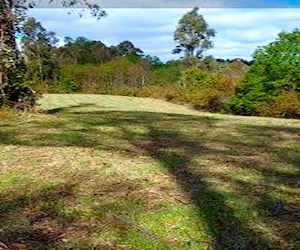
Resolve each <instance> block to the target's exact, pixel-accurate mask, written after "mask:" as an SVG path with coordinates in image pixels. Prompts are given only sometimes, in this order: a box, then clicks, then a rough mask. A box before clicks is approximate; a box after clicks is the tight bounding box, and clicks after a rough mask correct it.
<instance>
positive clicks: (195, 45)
mask: <svg viewBox="0 0 300 250" xmlns="http://www.w3.org/2000/svg"><path fill="white" fill-rule="evenodd" d="M198 10H199V9H198V7H195V8H194V9H193V10H192V11H190V12H188V13H186V14H185V15H184V16H183V17H182V18H181V19H180V20H179V23H178V26H177V28H176V30H175V32H174V41H175V42H176V43H177V46H176V48H175V49H174V50H173V53H174V54H179V53H182V52H183V53H184V55H185V57H189V56H196V57H202V55H203V52H204V51H205V50H208V49H210V48H212V47H213V44H212V42H211V41H210V38H211V37H214V36H215V31H214V30H213V29H210V28H209V26H208V24H207V22H206V21H205V19H204V17H203V16H202V15H200V14H199V13H198Z"/></svg>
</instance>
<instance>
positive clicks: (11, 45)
mask: <svg viewBox="0 0 300 250" xmlns="http://www.w3.org/2000/svg"><path fill="white" fill-rule="evenodd" d="M47 1H48V2H49V3H51V2H53V0H47ZM38 2H39V1H38V0H1V1H0V94H1V95H0V105H3V104H6V103H7V102H9V101H14V102H18V101H22V100H20V98H19V94H18V91H20V90H21V89H23V88H22V87H21V86H22V85H23V82H22V80H23V73H24V68H23V67H24V64H23V63H22V59H21V57H20V53H19V51H18V49H17V46H16V44H17V43H16V34H22V24H23V22H24V19H25V16H26V11H27V10H28V9H29V8H34V7H35V6H36V4H37V3H38ZM58 2H60V3H61V6H62V7H75V6H77V5H78V4H81V5H82V6H83V5H84V6H85V7H87V8H89V10H90V13H91V14H92V16H94V17H95V18H97V19H100V18H101V17H103V16H104V15H105V12H104V11H103V10H102V9H101V8H100V7H99V6H98V5H96V4H92V3H91V1H90V0H59V1H58ZM27 92H28V91H27ZM11 93H13V94H11ZM24 95H26V93H25V94H24ZM10 99H12V100H10Z"/></svg>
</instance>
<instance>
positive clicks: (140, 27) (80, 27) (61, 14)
mask: <svg viewBox="0 0 300 250" xmlns="http://www.w3.org/2000/svg"><path fill="white" fill-rule="evenodd" d="M135 1H137V0H135ZM215 2H217V1H215ZM239 2H240V1H239ZM252 2H253V1H252ZM275 2H276V1H275ZM275 2H274V1H273V2H272V3H275ZM277 2H280V1H277ZM283 2H284V4H291V5H290V6H289V7H288V8H287V7H285V8H282V6H284V5H282V6H281V5H280V8H279V7H277V8H255V6H254V7H253V6H248V7H251V8H228V7H226V8H225V7H222V8H215V7H214V8H212V7H210V8H200V10H199V14H201V15H203V17H204V18H205V20H206V21H207V23H208V24H209V27H210V28H213V29H215V31H216V36H215V37H214V38H213V39H212V41H213V44H214V48H213V49H210V50H209V51H207V53H206V55H213V56H214V57H215V58H224V59H232V58H243V59H246V60H251V59H252V54H253V52H254V50H255V49H256V48H257V47H258V46H262V45H266V44H268V43H270V42H272V41H274V40H275V39H276V37H277V35H278V33H279V32H281V31H292V30H294V29H296V28H300V27H299V26H300V8H294V7H295V6H297V7H299V6H300V5H299V1H298V2H297V1H281V4H283ZM296 2H297V3H296ZM292 3H294V4H295V3H296V5H292ZM245 6H246V5H245ZM150 7H151V6H150ZM234 7H235V6H234ZM246 7H247V6H246ZM191 9H192V8H191V7H189V8H178V7H177V8H106V9H105V11H106V12H107V16H106V17H104V18H102V19H100V20H99V21H97V20H96V19H95V18H93V17H91V16H90V15H88V14H87V13H86V14H84V15H83V17H82V18H80V17H79V16H78V13H77V10H75V12H73V13H72V14H68V12H69V10H70V9H58V8H36V9H33V10H31V11H30V12H29V16H34V17H35V18H36V19H37V20H38V21H40V22H41V23H42V25H43V26H44V27H45V28H46V29H47V30H49V31H54V32H55V33H56V34H57V36H58V37H59V38H61V39H63V37H65V36H69V37H72V38H76V37H78V36H84V37H86V38H88V39H91V40H100V41H102V42H103V43H105V44H106V45H108V46H110V45H117V44H118V43H120V42H122V41H124V40H129V41H131V42H133V44H134V45H135V46H136V47H138V48H140V49H142V50H143V51H144V53H145V54H150V55H153V56H154V55H155V56H158V57H159V58H160V59H161V60H163V61H168V60H171V59H177V58H179V57H180V56H179V55H173V54H172V49H173V48H175V46H176V44H175V43H174V41H173V33H174V31H175V29H176V26H177V24H178V21H179V19H180V18H181V17H182V15H184V14H185V13H186V12H188V11H190V10H191Z"/></svg>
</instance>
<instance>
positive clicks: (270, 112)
mask: <svg viewBox="0 0 300 250" xmlns="http://www.w3.org/2000/svg"><path fill="white" fill-rule="evenodd" d="M258 112H259V114H260V115H262V116H272V117H282V118H296V119H299V118H300V92H296V91H287V92H284V93H282V94H281V95H279V96H278V97H277V98H275V99H274V101H272V102H270V103H267V104H265V105H262V106H261V107H259V109H258Z"/></svg>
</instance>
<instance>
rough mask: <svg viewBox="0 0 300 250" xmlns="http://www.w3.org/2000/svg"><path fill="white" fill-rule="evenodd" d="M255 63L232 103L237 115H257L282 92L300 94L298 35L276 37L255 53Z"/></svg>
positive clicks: (292, 33) (299, 41)
mask: <svg viewBox="0 0 300 250" xmlns="http://www.w3.org/2000/svg"><path fill="white" fill-rule="evenodd" d="M254 59H255V61H254V64H253V65H251V67H250V70H249V72H248V74H247V75H246V80H245V82H244V84H243V85H242V86H240V88H239V89H238V90H237V96H236V97H235V98H234V99H233V100H232V105H233V106H232V107H233V110H234V111H235V112H236V113H238V114H245V115H251V114H256V112H257V110H258V108H259V107H260V106H261V105H263V104H265V103H268V102H271V101H272V100H274V98H275V97H276V96H278V95H280V94H281V93H282V92H283V91H298V92H299V91H300V71H299V69H300V31H299V30H298V29H296V30H294V31H292V32H281V33H279V35H278V38H277V39H276V40H275V41H274V42H272V43H270V44H268V45H266V46H262V47H259V48H258V49H257V50H256V51H255V52H254Z"/></svg>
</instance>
